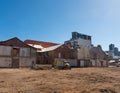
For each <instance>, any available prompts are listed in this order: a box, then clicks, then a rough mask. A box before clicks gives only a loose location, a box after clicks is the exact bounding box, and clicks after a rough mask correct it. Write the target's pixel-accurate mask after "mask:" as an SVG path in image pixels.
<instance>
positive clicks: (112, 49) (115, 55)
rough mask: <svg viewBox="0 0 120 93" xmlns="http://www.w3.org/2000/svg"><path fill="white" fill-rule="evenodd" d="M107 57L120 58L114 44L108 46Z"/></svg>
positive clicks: (119, 53)
mask: <svg viewBox="0 0 120 93" xmlns="http://www.w3.org/2000/svg"><path fill="white" fill-rule="evenodd" d="M109 56H110V57H111V58H120V52H119V50H118V48H117V47H115V45H114V44H110V45H109Z"/></svg>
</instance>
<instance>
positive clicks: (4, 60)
mask: <svg viewBox="0 0 120 93" xmlns="http://www.w3.org/2000/svg"><path fill="white" fill-rule="evenodd" d="M11 65H12V59H11V58H10V57H0V67H11Z"/></svg>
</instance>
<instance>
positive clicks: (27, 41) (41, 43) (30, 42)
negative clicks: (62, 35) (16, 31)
mask: <svg viewBox="0 0 120 93" xmlns="http://www.w3.org/2000/svg"><path fill="white" fill-rule="evenodd" d="M24 42H25V43H26V44H33V45H41V46H42V47H44V48H47V47H50V46H54V45H58V44H57V43H51V42H44V41H36V40H25V41H24Z"/></svg>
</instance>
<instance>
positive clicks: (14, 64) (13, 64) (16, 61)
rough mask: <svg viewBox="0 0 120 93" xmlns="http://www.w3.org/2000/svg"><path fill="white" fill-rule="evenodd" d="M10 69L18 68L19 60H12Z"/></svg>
mask: <svg viewBox="0 0 120 93" xmlns="http://www.w3.org/2000/svg"><path fill="white" fill-rule="evenodd" d="M12 67H13V68H19V58H13V59H12Z"/></svg>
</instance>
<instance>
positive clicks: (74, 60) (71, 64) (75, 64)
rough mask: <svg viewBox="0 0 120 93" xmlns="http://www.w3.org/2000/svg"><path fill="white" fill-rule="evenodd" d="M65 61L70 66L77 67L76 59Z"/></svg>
mask: <svg viewBox="0 0 120 93" xmlns="http://www.w3.org/2000/svg"><path fill="white" fill-rule="evenodd" d="M66 60H67V61H68V62H69V63H70V66H73V67H77V60H76V59H66Z"/></svg>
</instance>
